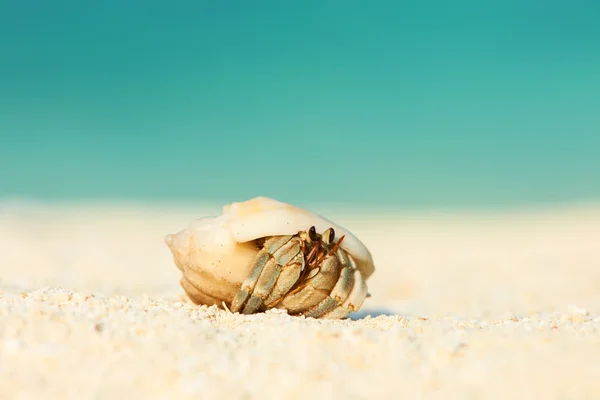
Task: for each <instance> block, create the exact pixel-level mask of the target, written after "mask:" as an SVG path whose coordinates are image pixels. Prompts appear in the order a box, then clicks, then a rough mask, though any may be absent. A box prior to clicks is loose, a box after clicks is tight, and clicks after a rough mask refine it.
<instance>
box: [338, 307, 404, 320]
mask: <svg viewBox="0 0 600 400" xmlns="http://www.w3.org/2000/svg"><path fill="white" fill-rule="evenodd" d="M382 315H383V316H386V317H387V316H391V315H398V313H396V312H394V311H392V310H388V309H384V308H366V309H364V310H359V311H357V312H353V313H350V314H348V319H350V320H352V321H358V320H361V319H363V318H366V317H368V316H370V317H371V318H376V317H380V316H382Z"/></svg>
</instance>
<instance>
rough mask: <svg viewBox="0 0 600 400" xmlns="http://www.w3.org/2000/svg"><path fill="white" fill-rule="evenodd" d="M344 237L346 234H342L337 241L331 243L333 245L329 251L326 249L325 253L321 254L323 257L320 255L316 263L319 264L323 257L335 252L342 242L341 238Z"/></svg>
mask: <svg viewBox="0 0 600 400" xmlns="http://www.w3.org/2000/svg"><path fill="white" fill-rule="evenodd" d="M345 237H346V235H343V236H342V237H341V238H340V240H338V241H337V242H336V243H335V244H334V245H333V247H332V248H331V250H329V251H327V252H326V253H325V254H323V257H321V258H320V259H319V261H317V264H319V263H320V262H321V261H323V259H324V258H325V257H327V256H328V255H330V254H332V253H335V252H336V251H337V249H338V247H340V244H341V243H342V240H344V238H345Z"/></svg>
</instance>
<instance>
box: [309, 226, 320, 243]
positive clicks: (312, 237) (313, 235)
mask: <svg viewBox="0 0 600 400" xmlns="http://www.w3.org/2000/svg"><path fill="white" fill-rule="evenodd" d="M308 237H309V238H310V240H312V241H313V242H316V241H317V239H318V237H317V229H316V228H315V227H314V226H311V227H310V229H309V230H308Z"/></svg>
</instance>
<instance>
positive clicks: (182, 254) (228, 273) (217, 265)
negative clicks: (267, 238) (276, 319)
mask: <svg viewBox="0 0 600 400" xmlns="http://www.w3.org/2000/svg"><path fill="white" fill-rule="evenodd" d="M228 219H229V217H227V216H224V215H222V216H218V217H206V218H201V219H198V220H196V221H194V222H193V223H191V224H190V225H189V226H188V227H187V228H185V229H183V230H181V231H179V232H177V233H174V234H170V235H167V236H166V237H165V243H166V244H167V246H168V247H169V249H170V250H171V252H172V253H173V257H174V260H175V264H176V265H177V267H178V268H179V269H181V270H182V272H184V274H186V273H188V271H190V270H191V271H192V272H196V273H200V274H203V275H205V278H204V279H203V281H205V283H206V284H208V285H209V286H210V287H211V290H212V291H227V289H228V288H227V286H228V285H227V284H228V283H232V284H237V285H241V283H242V282H243V281H244V279H246V278H247V277H248V274H249V273H250V270H251V269H250V267H251V263H252V260H253V259H254V257H255V256H256V254H257V253H258V249H256V247H255V246H253V245H251V244H249V243H248V244H245V243H239V242H238V241H237V240H236V239H235V238H234V237H233V236H232V235H231V232H230V230H229V228H228V227H227V226H226V223H227V222H228ZM229 286H231V285H229ZM232 293H235V292H232ZM222 296H223V297H227V296H226V294H225V293H224V294H222Z"/></svg>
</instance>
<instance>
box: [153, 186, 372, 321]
mask: <svg viewBox="0 0 600 400" xmlns="http://www.w3.org/2000/svg"><path fill="white" fill-rule="evenodd" d="M165 243H166V245H167V246H168V247H169V249H170V251H171V253H172V255H173V260H174V262H175V265H176V266H177V267H178V268H179V270H180V271H181V272H182V277H181V280H180V284H181V286H182V288H183V289H184V291H185V293H186V294H187V296H188V297H189V298H190V300H191V301H192V302H194V303H195V304H198V305H200V304H204V305H217V306H225V307H228V308H229V309H230V310H231V311H232V312H236V313H242V314H253V313H257V312H264V311H266V310H268V309H271V308H279V309H285V310H286V311H287V312H288V314H290V315H304V316H306V317H313V318H327V319H335V318H343V317H345V316H347V315H348V314H349V313H350V312H353V311H357V310H358V309H359V308H360V307H361V306H362V304H363V302H364V300H365V298H366V297H368V292H367V284H366V280H367V279H368V278H369V277H370V276H371V275H372V274H373V272H374V271H375V267H374V264H373V259H372V256H371V253H370V252H369V250H368V249H367V247H366V246H365V245H364V244H363V243H362V242H361V241H360V240H359V239H358V238H356V237H355V236H354V235H353V234H352V233H351V232H349V231H348V230H346V229H344V228H343V227H341V226H339V225H337V224H335V223H333V222H331V221H329V220H327V219H325V218H324V217H322V216H320V215H318V214H315V213H313V212H310V211H308V210H305V209H302V208H300V207H297V206H294V205H291V204H287V203H283V202H280V201H277V200H274V199H271V198H267V197H255V198H253V199H250V200H247V201H243V202H235V203H232V204H229V205H226V206H225V207H223V213H222V215H220V216H217V217H206V218H201V219H199V220H196V221H195V222H193V223H192V224H191V225H189V226H188V227H187V228H186V229H184V230H182V231H180V232H178V233H174V234H170V235H166V237H165Z"/></svg>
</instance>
